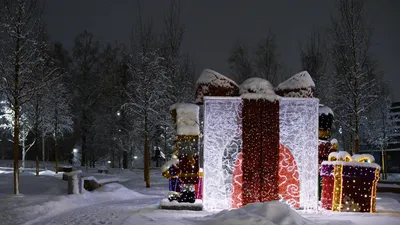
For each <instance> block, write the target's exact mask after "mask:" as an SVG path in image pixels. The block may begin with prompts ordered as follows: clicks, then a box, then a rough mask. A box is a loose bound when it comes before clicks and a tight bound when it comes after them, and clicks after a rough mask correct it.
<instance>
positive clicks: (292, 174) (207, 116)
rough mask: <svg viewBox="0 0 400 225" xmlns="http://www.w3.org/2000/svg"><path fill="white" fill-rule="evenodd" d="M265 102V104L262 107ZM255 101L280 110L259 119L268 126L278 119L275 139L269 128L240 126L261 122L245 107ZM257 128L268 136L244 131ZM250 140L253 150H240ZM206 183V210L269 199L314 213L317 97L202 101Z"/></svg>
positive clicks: (315, 203) (212, 98)
mask: <svg viewBox="0 0 400 225" xmlns="http://www.w3.org/2000/svg"><path fill="white" fill-rule="evenodd" d="M262 102H264V103H266V104H265V105H264V106H262V105H263V103H262ZM253 103H254V104H259V103H260V106H261V107H266V108H265V109H267V108H269V107H272V108H274V109H277V110H278V111H276V112H277V113H271V111H269V112H266V114H263V116H262V117H261V118H264V120H263V121H264V123H265V124H266V125H267V126H268V124H269V123H271V121H272V120H271V118H269V119H268V118H267V117H268V116H271V117H274V119H275V122H274V124H276V125H277V126H276V127H275V128H274V131H272V134H273V136H274V138H272V137H270V136H269V135H268V132H270V131H271V130H269V131H268V128H266V127H264V128H266V129H262V128H263V127H262V126H258V125H256V124H254V123H251V122H248V123H245V122H244V121H243V123H242V120H243V119H244V120H246V121H249V120H248V119H249V118H248V117H244V116H249V117H253V118H255V119H256V118H257V115H256V114H255V113H257V111H254V110H252V109H251V108H248V110H246V109H243V108H244V107H243V106H244V105H246V104H253ZM258 109H259V108H258ZM267 111H268V110H267ZM243 115H244V116H243ZM242 116H243V117H244V118H242ZM264 116H266V117H264ZM264 123H263V124H264ZM255 126H257V127H260V128H261V130H264V131H265V132H266V133H265V135H263V134H262V133H261V134H256V135H252V134H251V133H247V134H246V133H245V132H243V133H242V129H243V131H245V130H246V129H247V128H249V129H254V127H255ZM246 127H247V128H246ZM257 129H258V128H257ZM262 132H263V131H262ZM275 136H276V140H275ZM260 137H263V138H260ZM271 138H272V139H271ZM246 141H247V144H246V146H248V148H250V149H242V144H244V143H245V142H246ZM271 146H274V147H273V148H270V147H271ZM242 150H243V151H242ZM246 157H247V160H246ZM250 157H251V158H250ZM260 168H262V170H260ZM203 180H204V186H203V208H204V209H206V210H223V209H231V208H239V207H241V206H243V205H245V204H247V203H251V202H257V201H270V200H281V201H285V202H287V203H288V204H289V205H291V206H292V207H294V208H303V209H306V210H316V209H317V204H318V99H313V98H279V100H276V101H272V102H270V101H269V100H262V99H259V100H254V99H246V98H240V97H204V177H203ZM246 191H247V192H246Z"/></svg>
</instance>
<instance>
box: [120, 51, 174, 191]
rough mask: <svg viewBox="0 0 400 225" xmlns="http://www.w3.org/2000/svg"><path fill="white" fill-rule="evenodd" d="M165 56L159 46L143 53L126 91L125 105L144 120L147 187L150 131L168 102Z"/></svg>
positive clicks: (134, 65)
mask: <svg viewBox="0 0 400 225" xmlns="http://www.w3.org/2000/svg"><path fill="white" fill-rule="evenodd" d="M162 60H163V59H162V58H161V57H160V56H159V55H158V51H157V50H153V51H147V52H140V53H139V61H138V62H136V63H135V64H132V65H130V71H131V74H132V81H131V82H130V83H129V84H128V90H127V92H126V93H127V95H128V97H129V102H127V103H126V104H125V105H124V108H125V109H128V110H129V112H132V113H134V114H135V116H137V118H138V119H139V120H140V121H141V126H140V127H141V128H142V129H143V130H142V132H143V135H144V145H145V146H144V166H145V173H146V174H145V180H146V187H150V171H149V168H150V150H149V132H150V130H151V129H152V128H153V126H154V125H155V124H156V123H157V121H158V119H159V117H160V113H159V112H160V111H161V110H160V109H162V107H163V106H165V101H166V100H167V96H166V87H167V85H169V81H168V80H167V79H166V76H165V68H164V67H163V65H162ZM162 110H165V109H162Z"/></svg>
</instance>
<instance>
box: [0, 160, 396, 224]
mask: <svg viewBox="0 0 400 225" xmlns="http://www.w3.org/2000/svg"><path fill="white" fill-rule="evenodd" d="M49 168H50V167H49ZM83 171H84V176H93V177H95V178H96V179H97V180H101V181H112V180H118V181H119V183H110V184H106V185H105V186H103V187H101V188H99V189H97V190H96V191H94V192H85V193H84V194H82V195H67V194H66V193H67V182H66V181H63V180H61V176H62V175H61V174H58V175H56V174H55V173H54V172H53V171H51V170H43V171H41V176H39V177H36V176H35V175H34V170H29V169H28V170H25V172H23V173H21V176H20V183H21V193H22V195H21V196H14V195H12V191H13V188H12V187H13V186H12V185H13V176H12V169H11V168H9V167H7V165H4V164H3V165H2V164H0V224H2V225H3V224H4V225H8V224H10V225H11V224H38V225H39V224H40V225H46V224H65V225H74V224H116V225H127V224H140V225H147V224H159V225H162V224H166V225H169V224H173V225H183V224H187V225H195V224H222V225H224V224H231V225H234V224H254V225H258V224H267V225H269V224H329V225H333V224H385V225H391V224H393V225H394V224H400V203H399V201H400V194H392V193H378V198H377V213H333V212H330V211H320V212H317V213H302V212H296V211H294V210H291V209H289V208H288V207H287V206H286V205H284V204H282V203H280V202H269V203H256V204H250V205H248V206H245V207H243V208H241V209H237V210H231V211H222V212H206V211H200V212H197V211H171V210H161V209H158V205H159V202H160V200H161V199H162V198H164V197H165V196H166V194H167V192H168V183H167V180H166V179H164V178H163V177H161V175H160V172H159V170H152V171H151V180H152V187H151V188H149V189H146V188H145V187H144V181H143V171H142V170H133V171H130V170H119V169H115V170H112V171H111V173H110V174H107V175H106V174H99V173H97V172H96V170H89V171H88V172H85V170H83Z"/></svg>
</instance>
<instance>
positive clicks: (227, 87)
mask: <svg viewBox="0 0 400 225" xmlns="http://www.w3.org/2000/svg"><path fill="white" fill-rule="evenodd" d="M238 94H239V85H237V84H236V82H235V81H233V80H231V79H229V78H227V77H226V76H224V75H222V74H220V73H218V72H216V71H214V70H210V69H205V70H203V72H202V73H201V75H200V77H199V79H198V80H197V81H196V100H195V103H196V104H202V103H203V98H204V96H238Z"/></svg>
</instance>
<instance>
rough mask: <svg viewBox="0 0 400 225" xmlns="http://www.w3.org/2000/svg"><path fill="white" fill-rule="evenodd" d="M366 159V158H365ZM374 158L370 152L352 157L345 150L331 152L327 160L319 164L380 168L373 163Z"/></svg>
mask: <svg viewBox="0 0 400 225" xmlns="http://www.w3.org/2000/svg"><path fill="white" fill-rule="evenodd" d="M365 159H368V160H365ZM374 161H375V159H374V157H373V156H372V155H370V154H361V155H354V156H353V157H352V156H350V154H349V153H348V152H346V151H340V152H331V153H330V154H329V156H328V161H324V162H322V164H321V165H343V166H359V167H370V168H380V166H379V165H378V164H376V163H374Z"/></svg>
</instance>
